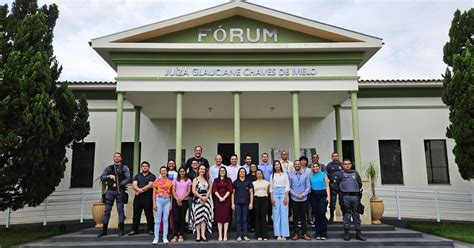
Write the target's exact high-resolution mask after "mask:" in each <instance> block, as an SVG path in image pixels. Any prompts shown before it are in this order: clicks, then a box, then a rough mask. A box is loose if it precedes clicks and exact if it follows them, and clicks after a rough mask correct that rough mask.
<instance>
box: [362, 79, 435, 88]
mask: <svg viewBox="0 0 474 248" xmlns="http://www.w3.org/2000/svg"><path fill="white" fill-rule="evenodd" d="M442 86H443V79H439V78H437V79H362V80H359V87H361V88H411V87H435V88H437V87H442Z"/></svg>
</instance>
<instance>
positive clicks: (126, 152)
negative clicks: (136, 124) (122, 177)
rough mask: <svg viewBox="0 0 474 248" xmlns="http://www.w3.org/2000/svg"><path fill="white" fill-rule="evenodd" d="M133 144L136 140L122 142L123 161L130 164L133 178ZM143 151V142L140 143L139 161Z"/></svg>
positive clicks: (129, 167)
mask: <svg viewBox="0 0 474 248" xmlns="http://www.w3.org/2000/svg"><path fill="white" fill-rule="evenodd" d="M133 144H134V142H122V152H121V153H122V163H123V164H124V165H127V166H128V169H130V176H131V177H132V178H133V175H135V173H134V171H133ZM141 153H142V143H141V142H140V143H139V144H138V163H140V162H141V161H140V158H141Z"/></svg>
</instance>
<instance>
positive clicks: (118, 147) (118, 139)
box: [115, 91, 125, 152]
mask: <svg viewBox="0 0 474 248" xmlns="http://www.w3.org/2000/svg"><path fill="white" fill-rule="evenodd" d="M124 95H125V93H124V92H120V91H119V92H117V115H116V119H115V151H116V152H122V127H123V124H122V123H123V97H124Z"/></svg>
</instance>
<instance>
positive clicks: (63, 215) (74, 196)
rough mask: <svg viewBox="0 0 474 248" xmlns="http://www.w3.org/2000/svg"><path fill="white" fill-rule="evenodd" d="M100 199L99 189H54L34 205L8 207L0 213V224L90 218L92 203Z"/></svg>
mask: <svg viewBox="0 0 474 248" xmlns="http://www.w3.org/2000/svg"><path fill="white" fill-rule="evenodd" d="M99 200H100V189H71V190H61V191H55V192H54V193H53V194H51V195H50V196H48V197H47V198H46V199H45V201H44V202H43V203H42V204H41V205H39V206H37V207H35V208H32V207H25V208H23V209H20V210H18V211H11V209H8V210H7V211H4V212H3V213H2V214H1V215H0V224H3V223H5V227H7V228H8V227H10V225H14V224H27V223H41V222H42V223H43V225H45V226H46V225H47V224H48V222H52V221H66V220H78V221H79V222H80V223H83V221H84V220H85V219H92V212H91V207H92V203H94V202H97V201H99Z"/></svg>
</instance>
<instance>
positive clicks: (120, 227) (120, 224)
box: [118, 223, 125, 237]
mask: <svg viewBox="0 0 474 248" xmlns="http://www.w3.org/2000/svg"><path fill="white" fill-rule="evenodd" d="M124 227H125V225H124V224H123V223H119V224H118V228H119V232H118V236H119V237H122V236H123V235H125V231H124V229H125V228H124Z"/></svg>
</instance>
